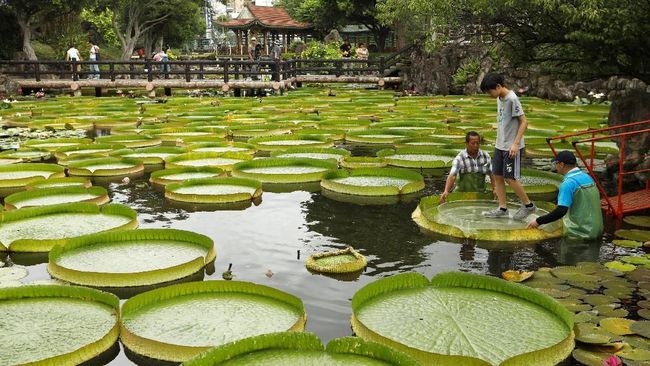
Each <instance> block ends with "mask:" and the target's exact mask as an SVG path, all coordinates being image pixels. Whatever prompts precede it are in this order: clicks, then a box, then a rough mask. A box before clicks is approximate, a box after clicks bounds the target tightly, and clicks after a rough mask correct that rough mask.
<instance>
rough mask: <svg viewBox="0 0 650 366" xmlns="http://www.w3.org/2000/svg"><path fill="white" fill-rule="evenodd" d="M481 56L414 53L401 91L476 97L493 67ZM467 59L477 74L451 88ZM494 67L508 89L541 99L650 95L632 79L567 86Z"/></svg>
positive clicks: (462, 50)
mask: <svg viewBox="0 0 650 366" xmlns="http://www.w3.org/2000/svg"><path fill="white" fill-rule="evenodd" d="M485 55H486V52H485V50H484V49H483V48H482V47H475V46H472V45H470V44H465V45H458V44H455V45H451V46H447V47H443V48H442V49H441V50H440V51H437V52H436V53H435V54H433V55H430V54H427V53H425V52H424V51H422V50H421V49H414V50H413V51H412V52H411V54H410V55H409V56H410V57H409V58H410V64H411V67H410V70H409V72H408V74H407V75H406V76H407V81H406V83H405V85H404V87H405V88H407V89H415V90H416V91H417V92H418V93H420V94H467V95H470V94H477V93H480V92H481V91H480V89H479V85H480V80H482V78H483V76H484V75H485V74H486V73H488V72H489V71H490V70H493V69H494V66H495V65H494V61H493V60H492V59H490V58H489V57H486V56H485ZM470 57H478V58H479V59H480V60H481V66H480V70H479V72H478V74H477V75H476V77H474V78H470V80H468V82H467V84H466V85H465V86H464V87H462V88H458V87H455V86H454V85H453V79H452V76H453V75H454V73H455V72H456V70H457V69H458V67H459V66H460V65H462V63H463V61H464V60H466V59H468V58H470ZM498 66H499V69H500V70H502V71H501V72H502V73H503V74H504V75H505V76H506V83H507V84H508V87H510V88H512V89H513V90H515V91H517V92H519V93H520V94H525V95H529V96H536V97H540V98H544V99H551V100H559V101H573V100H574V99H575V98H576V97H580V98H588V97H590V96H589V93H592V94H600V93H602V94H603V95H604V98H603V99H607V100H609V101H613V100H616V99H618V98H620V97H622V96H625V95H628V94H629V93H630V92H632V91H645V92H648V93H650V85H647V84H646V83H644V82H643V81H642V80H639V79H636V78H625V77H619V76H612V77H610V78H608V79H596V80H590V81H575V82H567V81H564V80H560V79H558V78H554V77H553V76H550V75H544V74H542V73H540V72H537V71H532V70H525V69H520V68H513V67H510V66H509V65H508V64H507V61H501V62H499V65H498Z"/></svg>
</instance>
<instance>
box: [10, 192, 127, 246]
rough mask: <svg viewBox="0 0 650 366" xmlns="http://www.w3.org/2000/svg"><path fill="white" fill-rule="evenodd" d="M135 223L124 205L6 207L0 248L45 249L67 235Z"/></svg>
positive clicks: (68, 236) (77, 234) (120, 227)
mask: <svg viewBox="0 0 650 366" xmlns="http://www.w3.org/2000/svg"><path fill="white" fill-rule="evenodd" d="M137 226H138V221H137V219H136V213H135V211H133V210H132V209H130V208H129V207H127V206H123V205H118V204H108V205H106V206H104V207H102V208H100V207H99V206H97V205H95V204H92V203H85V202H79V203H64V204H60V205H52V206H43V207H29V208H23V209H20V210H15V211H9V212H6V213H4V214H3V215H2V216H0V249H2V248H8V249H9V250H10V251H14V252H47V251H49V250H50V249H52V247H53V246H54V245H56V244H63V243H65V242H66V241H67V240H69V239H70V238H74V237H77V236H81V235H87V234H92V233H97V232H102V231H108V230H125V229H133V228H136V227H137Z"/></svg>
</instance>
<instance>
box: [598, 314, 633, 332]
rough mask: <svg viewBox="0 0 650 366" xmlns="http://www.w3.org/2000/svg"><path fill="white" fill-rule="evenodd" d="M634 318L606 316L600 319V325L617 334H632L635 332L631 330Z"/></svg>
mask: <svg viewBox="0 0 650 366" xmlns="http://www.w3.org/2000/svg"><path fill="white" fill-rule="evenodd" d="M634 322H635V321H634V320H630V319H624V318H605V319H602V320H601V321H600V323H599V324H600V327H601V328H603V329H604V330H606V331H608V332H610V333H612V334H615V335H621V336H622V335H630V334H634V333H635V332H634V331H632V330H630V326H632V325H633V324H634Z"/></svg>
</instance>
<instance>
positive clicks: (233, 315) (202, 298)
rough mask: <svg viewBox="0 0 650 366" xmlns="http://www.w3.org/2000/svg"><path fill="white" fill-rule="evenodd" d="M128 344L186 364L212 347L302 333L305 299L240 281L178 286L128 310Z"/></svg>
mask: <svg viewBox="0 0 650 366" xmlns="http://www.w3.org/2000/svg"><path fill="white" fill-rule="evenodd" d="M121 322H122V332H121V335H120V338H121V340H122V343H123V344H124V345H125V346H126V347H127V348H129V349H130V350H131V351H133V352H136V353H138V354H140V355H144V356H147V357H150V358H154V359H159V360H166V361H173V362H183V361H187V360H189V359H191V358H192V357H195V356H196V355H198V354H199V353H201V352H203V351H206V350H208V349H210V348H212V347H215V346H219V345H222V344H225V343H228V342H233V341H237V340H240V339H243V338H247V337H252V336H256V335H261V334H267V333H273V332H278V331H287V330H290V331H301V330H303V328H304V324H305V312H304V307H303V304H302V302H301V301H300V299H298V298H296V297H294V296H292V295H289V294H287V293H284V292H282V291H279V290H275V289H273V288H270V287H266V286H261V285H256V284H252V283H249V282H238V281H206V282H193V283H185V284H180V285H172V286H167V287H164V288H160V289H156V290H152V291H148V292H145V293H142V294H140V295H136V296H134V297H132V298H131V299H129V300H127V301H126V302H125V303H124V305H123V306H122V318H121Z"/></svg>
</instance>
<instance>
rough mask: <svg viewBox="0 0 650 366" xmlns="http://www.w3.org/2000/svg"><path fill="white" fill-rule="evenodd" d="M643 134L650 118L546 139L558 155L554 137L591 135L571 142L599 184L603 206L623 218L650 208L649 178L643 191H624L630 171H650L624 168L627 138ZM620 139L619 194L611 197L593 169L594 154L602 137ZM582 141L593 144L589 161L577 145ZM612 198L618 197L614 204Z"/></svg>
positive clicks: (649, 130) (646, 130) (556, 138)
mask: <svg viewBox="0 0 650 366" xmlns="http://www.w3.org/2000/svg"><path fill="white" fill-rule="evenodd" d="M644 125H647V126H648V127H649V128H645V129H641V130H636V131H625V132H620V133H615V134H612V135H606V136H599V137H596V135H597V134H601V133H603V132H608V131H614V130H620V129H625V128H629V127H634V126H644ZM642 133H650V120H645V121H639V122H633V123H628V124H624V125H619V126H612V127H606V128H601V129H598V130H587V131H582V132H577V133H572V134H568V135H563V136H555V137H550V138H547V139H546V142H547V143H548V145H549V147H550V148H551V151H552V152H553V155H557V152H556V151H555V148H554V147H553V140H566V139H567V138H570V137H579V136H585V135H591V137H589V138H584V139H578V140H575V141H572V143H571V144H572V145H573V148H574V149H575V151H576V154H577V155H578V157H579V158H580V160H582V163H583V164H584V165H585V167H586V168H587V170H588V171H589V175H591V177H592V178H593V179H594V182H596V186H597V187H598V190H599V191H600V194H601V196H602V197H603V198H602V199H601V203H602V205H603V207H606V208H607V211H608V213H609V214H612V215H614V216H616V217H622V216H624V215H625V214H626V213H629V212H633V211H638V210H643V209H648V208H650V180H646V187H645V189H642V190H640V191H635V192H628V193H623V177H624V176H626V175H630V174H637V173H646V172H650V169H641V170H635V171H629V172H628V171H625V170H624V167H623V165H624V164H623V163H624V161H625V140H626V139H627V138H628V137H629V136H634V135H639V134H642ZM612 139H614V140H619V141H620V144H619V154H620V155H619V163H618V182H617V184H618V185H617V188H618V189H617V194H616V197H608V196H607V193H606V192H605V190H604V189H603V186H602V184H601V183H600V180H599V179H598V177H597V176H596V174H595V172H594V166H595V164H594V156H595V147H596V141H600V140H612ZM583 143H591V149H590V154H589V162H587V159H585V157H584V155H583V154H582V152H581V151H580V148H579V147H578V144H583ZM613 199H616V202H615V203H616V204H614V203H613V202H612V201H613Z"/></svg>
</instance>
